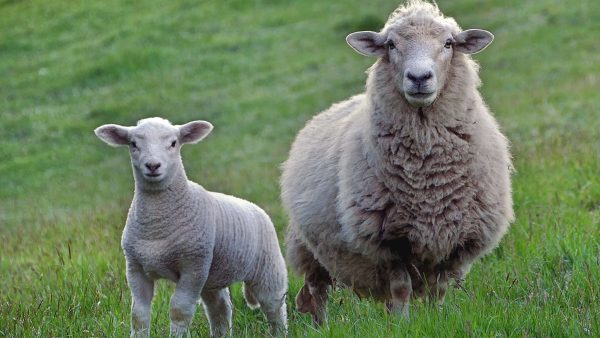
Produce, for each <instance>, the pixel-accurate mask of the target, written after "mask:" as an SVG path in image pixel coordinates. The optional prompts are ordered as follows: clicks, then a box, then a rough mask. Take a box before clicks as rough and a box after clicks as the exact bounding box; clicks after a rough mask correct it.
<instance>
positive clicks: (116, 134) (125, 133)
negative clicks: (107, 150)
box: [94, 124, 131, 147]
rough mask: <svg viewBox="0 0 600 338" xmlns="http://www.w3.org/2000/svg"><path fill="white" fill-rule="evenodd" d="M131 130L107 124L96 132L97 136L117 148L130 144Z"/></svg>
mask: <svg viewBox="0 0 600 338" xmlns="http://www.w3.org/2000/svg"><path fill="white" fill-rule="evenodd" d="M129 129H131V127H123V126H120V125H117V124H105V125H103V126H100V127H98V128H96V129H95V130H94V133H96V136H98V138H99V139H101V140H102V141H104V142H106V143H107V144H109V145H111V146H113V147H116V146H122V145H126V144H129Z"/></svg>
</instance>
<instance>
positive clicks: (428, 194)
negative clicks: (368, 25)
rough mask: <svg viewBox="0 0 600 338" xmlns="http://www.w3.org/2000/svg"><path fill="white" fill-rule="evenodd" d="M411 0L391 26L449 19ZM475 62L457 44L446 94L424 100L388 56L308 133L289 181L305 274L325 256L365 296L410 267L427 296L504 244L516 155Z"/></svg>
mask: <svg viewBox="0 0 600 338" xmlns="http://www.w3.org/2000/svg"><path fill="white" fill-rule="evenodd" d="M411 6H412V8H411V9H410V10H406V9H403V10H401V11H397V12H396V13H393V14H392V16H391V17H390V21H389V22H388V23H387V24H386V27H389V26H393V25H399V24H401V23H398V22H396V20H400V19H401V18H403V17H406V16H407V15H416V16H418V18H419V20H431V21H432V22H436V21H440V20H442V18H441V17H440V15H441V14H440V13H439V11H437V8H436V11H435V12H433V13H432V11H431V10H424V9H423V8H419V6H420V2H412V4H411V5H410V6H408V7H411ZM425 7H427V8H429V9H430V8H433V6H431V5H429V6H425ZM444 20H445V21H444V25H453V26H455V27H454V28H453V30H454V31H456V32H460V29H459V27H458V26H457V25H456V23H455V22H454V20H451V19H445V18H444ZM407 21H408V20H404V22H407ZM431 26H432V27H433V26H435V25H433V24H432V25H431ZM477 70H478V69H477V66H476V64H475V63H474V62H473V61H472V60H471V58H470V57H469V56H468V55H464V54H462V53H456V52H455V53H454V56H453V59H452V63H451V67H450V72H449V73H448V75H447V76H448V79H447V82H446V85H445V87H444V88H443V90H442V91H441V93H440V95H439V97H438V98H437V99H436V101H435V102H434V103H433V104H432V105H431V106H428V107H424V108H415V107H412V106H410V105H409V104H408V103H407V101H406V100H405V98H404V96H403V95H402V94H401V93H399V92H398V90H397V88H396V86H395V85H394V84H393V81H391V76H390V74H391V73H392V72H393V70H392V69H390V66H389V64H388V63H386V62H384V61H383V60H379V61H377V62H376V63H375V64H374V65H373V66H372V67H371V69H370V70H369V73H368V80H367V86H366V93H364V94H361V95H357V96H355V97H352V98H350V99H349V100H347V101H344V102H341V103H338V104H335V105H333V106H332V107H331V108H329V109H328V110H326V111H324V112H323V113H321V114H319V115H317V116H315V117H314V118H313V119H312V120H311V121H309V122H308V123H307V125H306V126H305V127H304V129H302V130H301V131H300V133H299V134H298V136H297V138H296V140H295V142H294V144H293V146H292V149H291V151H290V155H289V159H288V160H287V161H286V162H285V164H284V165H283V175H282V179H281V187H282V199H283V204H284V206H285V208H286V210H287V211H288V214H289V217H290V224H289V233H288V240H287V242H288V260H289V262H290V264H291V266H292V267H293V268H294V269H295V270H296V271H297V272H298V273H299V274H307V275H309V274H312V273H314V272H315V271H316V270H318V268H317V267H315V265H321V266H322V267H324V268H325V269H326V270H327V271H328V272H329V274H330V275H331V276H332V277H334V278H335V279H336V280H337V281H338V282H341V283H343V284H346V285H348V286H352V287H353V288H354V290H355V291H356V292H357V293H359V294H360V295H371V296H374V297H375V298H379V299H384V300H389V299H391V298H392V295H391V294H390V275H391V274H392V273H393V270H394V268H395V266H397V265H403V266H406V267H408V268H407V270H408V272H409V273H410V277H411V281H412V290H413V292H415V293H416V294H417V295H422V294H423V293H424V292H425V291H426V288H435V287H436V284H437V283H443V284H445V283H447V280H448V279H449V278H454V279H456V280H459V281H460V280H461V279H462V278H463V277H464V276H465V274H466V273H467V272H468V270H469V268H470V265H471V264H472V262H473V261H474V260H475V259H476V258H477V257H479V256H481V255H483V254H485V253H487V252H489V251H490V250H491V249H493V248H494V247H496V246H497V244H498V242H499V241H500V239H501V238H502V236H503V235H504V233H505V232H506V231H507V228H508V226H509V223H510V222H511V221H512V220H513V211H512V199H511V186H510V172H511V170H512V165H511V161H510V154H509V150H508V145H507V140H506V139H505V137H504V136H503V135H502V134H501V133H500V131H499V128H498V125H497V123H496V121H495V120H494V118H493V117H492V115H490V113H489V111H488V108H487V107H486V105H485V103H484V102H483V100H482V98H481V95H480V94H479V92H478V90H477V87H478V86H479V83H480V81H479V77H478V75H477ZM315 260H316V261H315ZM441 287H442V288H443V287H444V286H441Z"/></svg>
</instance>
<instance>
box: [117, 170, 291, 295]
mask: <svg viewBox="0 0 600 338" xmlns="http://www.w3.org/2000/svg"><path fill="white" fill-rule="evenodd" d="M178 184H179V182H178V183H174V185H178ZM277 243H278V242H277V234H276V233H275V230H274V228H273V225H272V223H271V221H270V220H269V218H268V216H267V215H266V214H265V213H264V211H262V209H260V208H259V207H257V206H256V205H254V204H252V203H250V202H248V201H245V200H242V199H239V198H236V197H233V196H229V195H224V194H220V193H214V192H209V191H207V190H205V189H204V188H203V187H201V186H200V185H198V184H196V183H194V182H189V181H187V182H185V184H183V185H182V186H181V187H173V188H172V189H169V190H168V191H165V192H162V193H156V192H153V193H142V194H140V193H136V194H135V197H134V200H133V203H132V205H131V208H130V211H129V216H128V219H127V226H126V227H125V230H124V232H123V239H122V247H123V250H124V251H125V255H126V257H127V259H128V260H132V261H135V262H138V263H139V264H141V265H142V266H143V268H144V271H145V272H146V273H147V274H149V275H151V276H153V277H154V278H167V279H170V280H172V281H174V282H177V280H178V279H179V275H180V272H181V271H180V270H181V269H182V268H186V269H188V268H196V269H209V270H208V271H207V272H208V277H207V280H206V284H205V286H204V289H206V290H215V289H222V288H224V287H227V286H229V285H230V284H232V283H234V282H237V281H247V282H249V283H250V284H252V283H256V282H259V281H260V280H262V279H266V280H269V281H271V280H272V281H273V282H274V284H276V285H278V286H279V287H281V285H285V283H286V276H285V274H282V273H281V271H277V269H275V271H274V270H273V268H272V267H273V266H274V265H275V266H278V265H279V266H281V264H282V260H281V259H280V258H281V256H280V255H277V252H278V251H279V246H278V244H277ZM265 253H267V254H266V255H265ZM205 261H208V262H210V264H209V265H206V266H205V265H204V264H201V263H200V262H205ZM193 265H196V267H193Z"/></svg>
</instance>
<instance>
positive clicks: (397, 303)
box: [386, 263, 412, 319]
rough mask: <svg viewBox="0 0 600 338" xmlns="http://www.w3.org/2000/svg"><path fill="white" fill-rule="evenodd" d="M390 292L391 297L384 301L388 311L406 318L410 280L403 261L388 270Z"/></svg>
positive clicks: (410, 289) (410, 290)
mask: <svg viewBox="0 0 600 338" xmlns="http://www.w3.org/2000/svg"><path fill="white" fill-rule="evenodd" d="M390 294H391V296H392V299H391V301H388V302H387V303H386V306H387V309H388V311H390V312H392V313H397V314H399V315H401V316H402V317H404V318H406V319H408V307H409V304H410V296H411V294H412V281H411V278H410V274H409V273H408V270H407V269H406V266H405V265H404V264H403V263H397V264H395V265H394V267H393V268H392V269H391V270H390Z"/></svg>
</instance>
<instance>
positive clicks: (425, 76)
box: [406, 71, 433, 86]
mask: <svg viewBox="0 0 600 338" xmlns="http://www.w3.org/2000/svg"><path fill="white" fill-rule="evenodd" d="M406 77H407V78H408V79H409V80H411V81H412V82H414V84H416V85H417V86H420V85H422V84H423V83H425V82H426V81H427V80H429V79H431V78H432V77H433V73H432V72H431V71H427V72H424V73H420V74H414V73H411V72H406Z"/></svg>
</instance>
